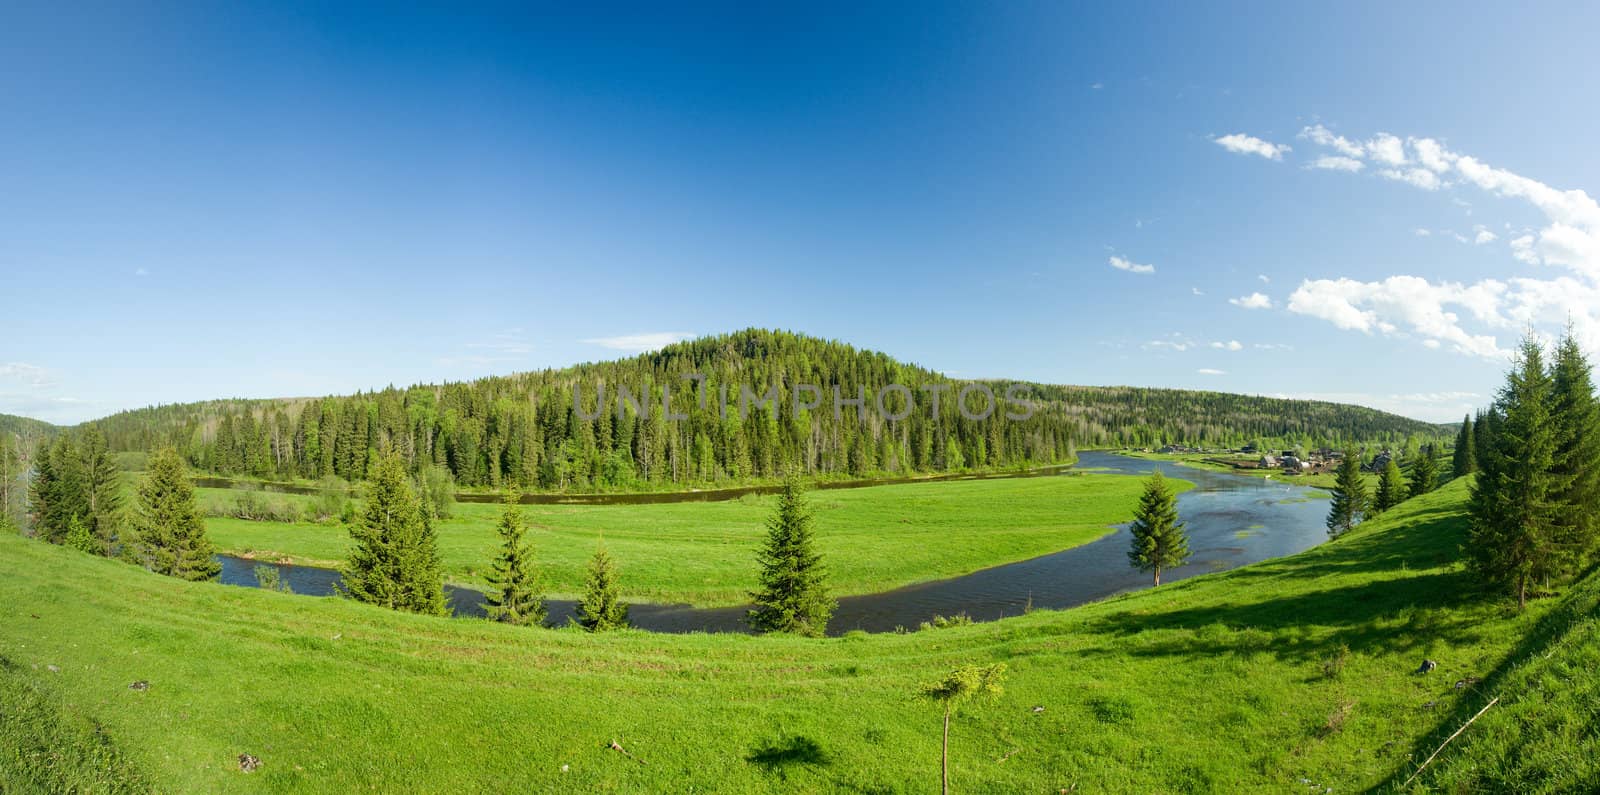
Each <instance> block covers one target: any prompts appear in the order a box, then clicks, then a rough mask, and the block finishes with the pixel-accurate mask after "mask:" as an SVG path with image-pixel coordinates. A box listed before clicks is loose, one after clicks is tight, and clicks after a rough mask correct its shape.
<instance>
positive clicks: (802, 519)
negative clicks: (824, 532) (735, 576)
mask: <svg viewBox="0 0 1600 795" xmlns="http://www.w3.org/2000/svg"><path fill="white" fill-rule="evenodd" d="M814 536H815V531H814V529H813V522H812V515H811V507H810V505H808V504H807V502H806V497H805V493H804V491H803V489H802V487H801V485H800V481H799V479H798V478H795V477H790V478H788V479H786V480H785V481H784V484H783V490H782V491H781V492H779V494H778V506H777V510H775V511H774V512H773V514H772V517H771V518H770V519H768V520H767V540H766V543H765V544H764V545H763V546H762V548H761V552H760V553H759V554H758V556H757V560H758V561H759V563H760V564H761V574H760V576H759V579H758V582H759V585H760V587H759V589H758V590H756V591H755V592H754V593H752V594H750V596H751V598H752V599H753V600H755V603H756V607H755V609H753V610H751V611H750V612H749V614H748V618H747V619H746V620H747V621H748V622H749V624H750V626H751V627H752V628H754V629H756V630H758V631H760V632H791V633H794V634H797V635H808V636H811V637H821V636H822V634H823V632H825V631H826V630H827V628H828V617H829V616H831V615H833V609H834V607H835V606H837V604H838V603H837V602H835V601H834V599H833V597H832V596H830V595H829V593H828V581H827V577H828V575H827V570H826V569H825V568H824V567H823V565H822V555H821V554H820V553H818V552H817V551H816V548H815V547H816V542H815V539H814Z"/></svg>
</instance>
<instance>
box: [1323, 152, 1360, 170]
mask: <svg viewBox="0 0 1600 795" xmlns="http://www.w3.org/2000/svg"><path fill="white" fill-rule="evenodd" d="M1366 165H1367V164H1366V163H1363V162H1361V161H1360V160H1357V159H1355V158H1353V157H1341V156H1339V155H1323V156H1322V157H1319V158H1317V159H1316V160H1313V161H1311V168H1320V169H1322V170H1323V171H1360V170H1361V169H1363V168H1365V167H1366Z"/></svg>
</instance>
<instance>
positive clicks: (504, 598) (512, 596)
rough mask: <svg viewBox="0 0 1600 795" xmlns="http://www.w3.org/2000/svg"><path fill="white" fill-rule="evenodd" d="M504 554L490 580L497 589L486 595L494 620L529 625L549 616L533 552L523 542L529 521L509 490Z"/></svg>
mask: <svg viewBox="0 0 1600 795" xmlns="http://www.w3.org/2000/svg"><path fill="white" fill-rule="evenodd" d="M496 529H497V530H499V532H500V556H499V557H498V558H496V559H495V562H494V571H493V572H492V573H491V574H490V575H489V583H490V584H491V585H493V586H494V589H493V590H491V591H489V592H488V593H486V594H484V599H485V602H484V605H483V607H484V611H485V612H486V613H488V615H489V618H490V620H493V621H502V622H505V623H507V624H516V625H519V626H527V625H529V624H541V623H544V619H545V607H544V597H542V596H540V595H539V594H538V592H537V586H536V581H535V577H534V573H533V571H532V564H533V555H532V553H531V551H530V550H529V549H528V547H527V545H526V544H524V543H523V534H524V532H525V531H526V524H525V523H524V521H523V518H522V509H521V507H519V506H518V504H517V497H516V492H508V493H507V494H506V499H505V510H504V511H502V512H501V514H500V524H499V526H498V527H497V528H496Z"/></svg>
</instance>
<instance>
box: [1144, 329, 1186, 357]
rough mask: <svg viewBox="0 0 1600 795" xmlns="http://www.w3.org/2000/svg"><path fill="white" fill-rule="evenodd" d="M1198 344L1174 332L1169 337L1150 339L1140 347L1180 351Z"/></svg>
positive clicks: (1151, 349) (1150, 349) (1152, 349)
mask: <svg viewBox="0 0 1600 795" xmlns="http://www.w3.org/2000/svg"><path fill="white" fill-rule="evenodd" d="M1198 346H1199V344H1198V343H1196V342H1195V341H1194V340H1191V339H1189V338H1188V337H1185V336H1184V335H1182V334H1179V333H1176V332H1174V333H1173V334H1172V335H1171V337H1170V338H1169V339H1164V340H1151V341H1149V342H1146V343H1145V344H1143V345H1141V346H1140V347H1142V348H1144V349H1145V350H1147V351H1176V352H1178V353H1182V352H1184V351H1186V350H1189V349H1190V348H1195V347H1198Z"/></svg>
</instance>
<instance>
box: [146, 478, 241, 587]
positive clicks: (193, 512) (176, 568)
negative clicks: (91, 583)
mask: <svg viewBox="0 0 1600 795" xmlns="http://www.w3.org/2000/svg"><path fill="white" fill-rule="evenodd" d="M136 527H137V530H138V537H139V548H138V552H137V556H138V558H139V560H140V561H141V562H142V563H143V564H144V565H145V567H147V568H149V569H150V570H151V571H154V572H156V573H157V574H165V575H167V576H169V577H178V578H180V579H185V580H214V579H216V578H217V575H219V574H221V573H222V564H221V563H218V562H217V561H215V560H213V559H212V555H213V554H214V553H215V550H213V548H212V546H211V539H210V538H208V537H207V536H206V524H205V519H204V518H202V517H201V515H200V507H199V505H197V504H196V503H195V499H194V485H193V484H191V483H190V482H189V476H188V475H187V474H185V473H184V469H183V460H182V459H180V458H179V457H178V451H176V450H173V449H172V448H167V449H165V450H161V451H159V452H157V453H156V454H155V455H153V456H151V457H150V471H149V473H148V474H146V475H145V479H144V482H143V483H142V484H140V486H139V512H138V519H137V522H136Z"/></svg>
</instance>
